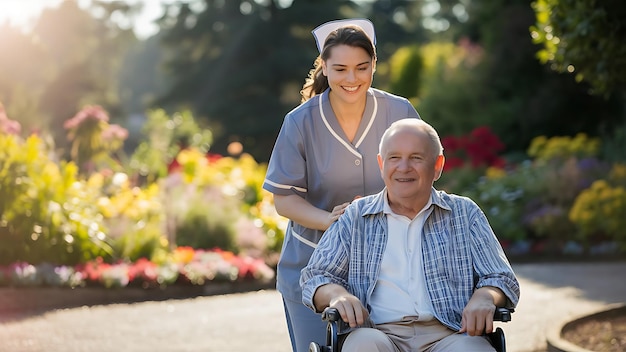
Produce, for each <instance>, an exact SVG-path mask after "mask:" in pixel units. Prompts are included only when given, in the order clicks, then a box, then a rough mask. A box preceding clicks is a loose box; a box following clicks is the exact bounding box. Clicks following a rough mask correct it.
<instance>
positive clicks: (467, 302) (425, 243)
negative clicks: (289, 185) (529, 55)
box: [300, 119, 520, 352]
mask: <svg viewBox="0 0 626 352" xmlns="http://www.w3.org/2000/svg"><path fill="white" fill-rule="evenodd" d="M444 162H445V158H444V156H443V147H442V145H441V141H440V139H439V136H438V134H437V132H436V131H435V130H434V128H433V127H432V126H430V125H429V124H427V123H426V122H424V121H423V120H418V119H404V120H400V121H397V122H395V123H393V124H392V125H391V126H390V127H389V128H388V129H387V131H386V132H385V133H384V135H383V137H382V140H381V142H380V146H379V155H378V164H379V166H380V170H381V174H382V177H383V180H384V182H385V189H384V190H383V191H381V192H380V193H378V194H375V195H370V196H367V197H363V198H360V199H357V200H354V201H353V202H352V204H350V206H349V207H348V208H346V210H345V212H344V214H342V215H341V217H340V218H339V220H338V221H337V222H336V223H334V224H333V225H332V226H331V227H330V228H329V229H328V230H327V231H326V232H325V234H324V236H323V237H322V239H321V240H320V242H319V244H318V246H317V248H316V249H315V251H314V253H313V256H312V257H311V259H310V261H309V264H308V266H306V267H305V268H304V269H303V270H302V275H301V279H300V284H301V286H302V290H303V296H302V300H303V302H304V303H305V304H306V305H307V306H308V307H310V308H311V309H313V310H314V311H316V312H320V311H322V310H323V309H324V308H326V307H334V308H337V309H338V311H339V313H340V315H341V317H342V319H343V320H344V321H346V322H348V323H349V324H350V326H351V327H352V328H355V329H352V331H351V332H350V333H349V335H347V337H346V338H345V340H344V343H343V348H342V351H344V352H345V351H359V352H363V351H390V352H392V351H393V352H395V351H433V352H434V351H446V352H450V351H494V349H493V347H491V345H490V344H489V341H488V340H487V339H486V338H485V336H484V334H485V333H487V332H491V331H493V314H494V311H495V309H496V307H503V306H506V307H508V308H514V307H515V306H516V305H517V302H518V300H519V294H520V290H519V283H518V281H517V279H516V277H515V274H514V273H513V269H512V268H511V266H510V264H509V262H508V260H507V259H506V256H505V254H504V252H503V250H502V247H501V246H500V243H499V242H498V240H497V238H496V236H495V234H494V233H493V230H492V229H491V227H490V226H489V223H488V221H487V218H486V217H485V214H484V213H483V212H482V211H481V209H480V208H479V207H478V205H476V203H474V202H473V201H472V200H470V199H468V198H467V197H462V196H458V195H453V194H448V193H446V192H444V191H440V190H436V189H435V188H434V187H433V184H434V182H435V181H436V180H437V179H439V177H440V176H441V173H442V171H443V165H444ZM357 327H358V328H357Z"/></svg>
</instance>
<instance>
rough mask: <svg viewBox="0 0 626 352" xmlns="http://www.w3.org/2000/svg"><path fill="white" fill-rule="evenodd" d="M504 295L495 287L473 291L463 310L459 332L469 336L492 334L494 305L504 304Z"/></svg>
mask: <svg viewBox="0 0 626 352" xmlns="http://www.w3.org/2000/svg"><path fill="white" fill-rule="evenodd" d="M505 300H506V298H505V296H504V293H502V291H501V290H500V289H498V288H495V287H481V288H479V289H478V290H476V291H474V294H473V295H472V298H471V299H470V300H469V302H468V303H467V306H465V309H463V317H462V319H461V330H459V332H461V333H463V332H467V334H468V335H470V336H480V335H483V334H485V333H491V332H493V314H494V313H495V311H496V304H500V305H502V304H504V303H503V302H504V301H505Z"/></svg>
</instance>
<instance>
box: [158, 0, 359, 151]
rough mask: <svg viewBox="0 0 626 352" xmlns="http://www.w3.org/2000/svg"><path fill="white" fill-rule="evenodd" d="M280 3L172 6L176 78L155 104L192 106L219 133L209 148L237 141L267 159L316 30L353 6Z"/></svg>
mask: <svg viewBox="0 0 626 352" xmlns="http://www.w3.org/2000/svg"><path fill="white" fill-rule="evenodd" d="M281 3H284V2H282V1H265V2H260V1H235V0H233V1H215V0H207V1H205V6H204V9H202V10H201V11H194V10H193V9H192V8H191V4H185V3H183V4H175V5H172V6H177V7H178V15H177V16H176V17H175V18H164V19H163V21H162V31H164V33H163V44H164V45H165V48H166V50H168V51H169V52H171V53H172V57H171V59H169V60H168V61H167V62H166V66H165V67H166V70H167V73H168V74H169V75H170V77H171V78H172V80H173V84H172V85H171V87H170V88H169V89H168V91H167V93H166V94H164V95H163V96H162V97H161V99H158V100H157V101H156V102H155V107H163V108H165V109H167V110H168V112H170V113H171V112H173V111H177V110H181V109H186V108H189V109H191V110H192V111H193V114H194V116H196V118H197V119H199V120H201V121H200V122H203V124H204V125H205V127H208V128H210V129H212V130H213V132H214V136H215V143H214V144H213V145H212V147H211V151H212V152H215V153H220V154H225V153H226V151H227V146H228V144H229V143H231V142H235V141H237V142H240V143H242V144H243V145H244V148H245V151H246V152H248V153H250V154H252V155H253V156H254V157H255V158H256V159H257V160H267V159H269V154H270V152H271V149H272V146H273V143H274V141H275V138H276V136H277V134H278V131H279V129H280V125H281V123H282V119H283V117H284V115H285V113H286V112H288V111H289V110H291V109H292V108H294V107H295V106H296V105H297V104H298V103H299V102H300V95H299V91H300V89H301V88H302V84H303V83H304V79H305V77H306V75H307V73H308V71H309V69H310V68H311V67H312V64H313V61H314V59H315V57H316V56H317V54H318V53H317V51H316V47H315V45H314V40H313V36H312V35H311V30H312V29H313V28H314V27H315V26H316V25H318V24H320V23H322V22H324V21H327V20H330V19H336V18H340V17H342V16H341V15H340V11H346V8H348V7H349V3H344V2H337V1H331V0H325V1H319V2H316V3H314V4H313V3H311V2H308V1H293V3H292V4H291V5H290V6H288V7H283V6H282V5H281ZM168 23H172V24H171V25H168Z"/></svg>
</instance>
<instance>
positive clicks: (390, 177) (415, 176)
mask: <svg viewBox="0 0 626 352" xmlns="http://www.w3.org/2000/svg"><path fill="white" fill-rule="evenodd" d="M385 145H386V147H385V148H384V150H383V151H382V152H383V153H384V155H380V156H379V161H378V162H379V165H380V167H381V174H382V177H383V180H384V181H385V185H386V186H387V193H388V196H389V200H390V202H393V201H394V200H400V199H405V201H407V200H408V201H412V200H415V201H419V202H421V201H425V199H428V197H430V191H431V188H432V185H433V183H434V182H435V180H437V179H438V178H439V176H440V175H441V169H442V168H443V156H440V157H437V156H436V155H435V152H434V150H433V147H432V145H431V142H430V140H429V139H428V137H427V135H426V133H424V132H421V131H415V130H399V131H396V132H395V133H394V134H392V135H391V136H389V138H388V139H387V141H386V144H385Z"/></svg>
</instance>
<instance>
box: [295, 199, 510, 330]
mask: <svg viewBox="0 0 626 352" xmlns="http://www.w3.org/2000/svg"><path fill="white" fill-rule="evenodd" d="M385 197H386V191H385V190H383V191H382V192H380V193H378V194H375V195H371V196H368V197H363V198H359V199H357V200H355V201H353V202H352V204H351V205H350V206H349V207H348V208H346V211H345V213H344V214H343V215H342V216H341V217H340V218H339V220H338V221H337V222H335V223H334V224H333V225H332V226H331V227H330V228H329V229H328V230H327V231H326V233H325V234H324V236H322V239H321V240H320V242H319V244H318V246H317V248H316V250H315V251H314V253H313V256H312V257H311V259H310V261H309V265H308V266H306V267H305V268H304V269H303V270H302V274H301V278H300V285H301V286H302V301H303V303H304V304H305V305H307V306H308V307H309V308H311V309H313V310H315V308H314V305H313V294H314V293H315V291H316V290H317V288H318V287H320V286H321V285H325V284H329V283H335V284H339V285H341V286H343V287H345V288H346V289H347V290H348V291H349V292H350V293H351V294H353V295H355V296H356V297H358V298H359V299H360V300H361V302H362V303H363V305H364V306H365V307H366V308H367V309H368V311H369V310H370V309H371V307H370V305H369V300H370V298H371V296H372V292H373V291H374V286H375V285H376V281H377V280H378V275H379V273H380V266H381V261H382V258H383V253H384V251H385V245H386V244H387V236H388V234H387V216H386V215H385V214H384V212H383V210H384V204H385ZM431 199H432V203H433V204H432V205H431V207H433V211H432V212H431V214H430V216H429V217H428V219H427V220H426V223H425V224H424V230H423V236H422V259H423V264H424V272H425V276H426V285H427V286H428V287H427V290H428V294H429V297H430V300H431V302H432V305H433V308H434V316H435V318H436V319H437V320H439V321H440V322H441V323H442V324H444V325H446V326H447V327H449V328H450V329H453V330H459V329H460V328H461V315H462V312H463V308H465V306H466V305H467V303H468V302H469V299H470V297H471V296H472V294H473V292H474V290H476V289H477V288H480V287H484V286H493V287H497V288H499V289H501V290H502V292H504V294H505V295H506V297H507V307H509V308H514V307H515V306H516V305H517V302H518V301H519V295H520V288H519V283H518V281H517V279H516V277H515V274H514V273H513V269H512V268H511V265H510V264H509V262H508V260H507V258H506V256H505V254H504V251H503V250H502V247H501V246H500V243H499V242H498V239H497V238H496V236H495V234H494V233H493V230H492V229H491V227H490V226H489V222H488V221H487V218H486V216H485V214H484V213H483V211H482V210H481V209H480V208H479V207H478V205H477V204H476V203H475V202H473V201H472V200H470V199H469V198H467V197H461V196H457V195H452V194H447V193H445V192H443V191H438V190H435V189H434V188H433V190H432V193H431Z"/></svg>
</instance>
